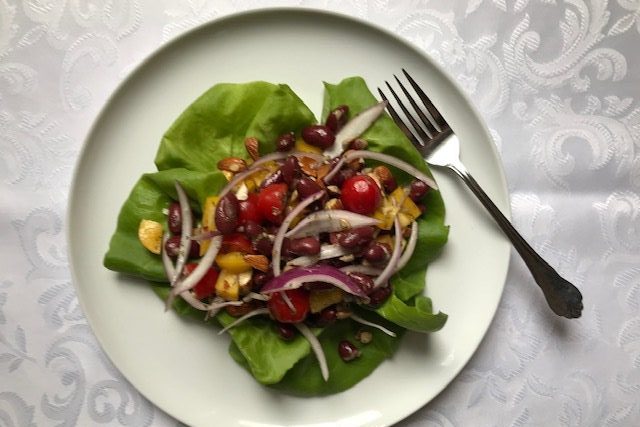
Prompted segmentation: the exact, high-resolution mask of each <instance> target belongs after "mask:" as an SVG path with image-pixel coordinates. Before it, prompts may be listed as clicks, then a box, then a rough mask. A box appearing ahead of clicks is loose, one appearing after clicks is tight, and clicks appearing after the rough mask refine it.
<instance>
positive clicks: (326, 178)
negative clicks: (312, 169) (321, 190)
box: [322, 156, 345, 182]
mask: <svg viewBox="0 0 640 427" xmlns="http://www.w3.org/2000/svg"><path fill="white" fill-rule="evenodd" d="M344 164H345V160H344V156H342V157H340V160H338V163H336V164H335V166H334V167H333V169H331V170H330V171H329V172H328V173H327V174H326V175H325V176H324V178H322V180H323V181H324V182H329V181H331V179H332V178H333V177H334V176H335V175H336V174H337V173H338V172H340V169H342V167H343V166H344Z"/></svg>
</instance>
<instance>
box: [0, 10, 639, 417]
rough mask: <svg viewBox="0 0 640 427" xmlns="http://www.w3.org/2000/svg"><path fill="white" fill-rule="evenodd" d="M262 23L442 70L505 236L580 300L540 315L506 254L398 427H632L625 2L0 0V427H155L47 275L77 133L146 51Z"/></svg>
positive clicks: (68, 287) (634, 364)
mask: <svg viewBox="0 0 640 427" xmlns="http://www.w3.org/2000/svg"><path fill="white" fill-rule="evenodd" d="M267 5H287V6H306V7H309V6H311V7H318V8H325V9H332V10H336V11H340V12H344V13H347V14H349V15H354V16H357V17H360V18H364V19H367V20H370V21H373V22H376V23H378V24H380V25H383V26H384V27H386V28H388V29H390V30H392V31H394V32H395V33H397V34H399V35H400V36H401V37H404V38H406V39H408V40H410V41H411V42H412V43H415V44H416V45H417V46H419V47H420V48H421V49H423V50H424V51H426V52H427V53H428V54H429V55H431V57H432V58H434V59H435V60H436V61H438V62H439V63H440V64H442V65H443V66H444V67H445V69H447V70H448V71H449V72H450V74H451V75H452V76H453V78H455V79H456V80H457V81H458V82H459V83H460V84H461V85H462V86H463V87H464V89H465V90H466V91H467V93H468V94H469V96H470V98H471V99H472V100H473V101H474V102H475V104H476V106H478V107H479V109H480V111H481V112H482V114H483V116H484V119H485V120H486V121H487V123H488V124H489V127H490V128H491V131H492V135H493V137H494V139H495V141H496V144H497V145H498V147H499V149H500V152H501V154H502V157H503V161H504V165H505V169H506V174H507V179H508V182H509V190H510V194H511V206H512V209H513V217H514V222H515V224H516V226H517V227H518V228H519V230H521V232H522V233H523V234H524V235H525V237H526V238H527V239H528V240H529V241H530V242H531V243H532V245H533V246H534V247H535V248H536V249H537V250H539V251H540V253H541V254H542V255H543V256H544V257H545V258H546V259H547V260H548V261H549V262H550V263H551V264H552V265H554V266H557V267H558V270H559V271H560V272H561V274H563V275H564V276H565V277H566V278H568V279H569V280H571V281H572V282H573V283H575V284H576V285H577V286H578V287H580V288H581V289H582V291H583V294H584V302H585V310H584V314H583V317H582V318H581V319H579V320H572V321H568V320H566V319H559V318H556V317H554V316H553V315H552V314H550V311H549V310H548V308H547V307H546V306H545V304H544V301H543V299H542V297H541V294H540V292H539V290H538V289H537V288H536V287H535V285H534V284H533V281H532V279H531V278H530V276H529V274H528V272H527V271H526V270H525V268H524V266H523V264H522V262H521V261H520V259H519V258H518V257H517V256H515V255H513V256H512V260H511V265H510V271H509V275H508V278H507V284H506V288H505V292H504V295H503V298H502V301H501V304H500V307H499V309H498V312H497V314H496V317H495V320H494V321H493V324H492V326H491V328H490V331H489V333H488V335H487V336H486V338H485V340H484V341H483V343H482V345H481V346H480V348H479V349H478V351H477V353H476V354H475V356H474V357H473V359H472V360H471V362H470V363H469V364H468V366H467V367H466V369H465V370H464V371H463V373H462V374H461V375H459V376H458V377H457V378H456V379H455V380H454V381H453V383H452V384H451V385H450V386H449V387H448V388H447V389H446V390H445V391H444V392H443V393H442V394H441V395H439V396H438V397H437V398H436V399H435V400H433V401H432V402H431V403H429V404H428V405H427V406H426V407H424V408H422V409H421V410H420V411H418V412H417V413H415V414H414V415H412V416H410V417H409V418H408V419H406V420H405V421H403V422H402V423H400V425H402V426H410V425H411V426H413V425H420V426H422V425H434V426H467V425H478V426H479V425H482V426H485V425H491V426H493V425H495V426H525V425H545V426H551V425H554V426H555V425H562V426H565V425H567V426H614V425H624V426H632V425H640V310H639V306H640V1H638V0H611V1H606V0H591V1H590V0H565V1H562V0H513V1H512V0H458V1H447V0H433V1H418V0H401V1H391V0H372V1H358V0H349V1H335V0H325V1H311V0H309V1H304V0H299V1H264V2H259V1H241V0H225V1H222V0H221V1H215V2H213V1H211V2H206V1H202V0H163V1H158V2H156V1H144V0H118V1H98V0H94V1H88V0H73V1H65V0H49V1H44V0H22V1H21V0H0V425H2V426H32V425H43V426H46V425H58V426H75V425H78V426H87V425H99V424H107V425H114V426H118V425H131V426H148V425H154V426H173V425H176V424H178V422H177V421H176V420H173V419H172V418H171V417H169V416H167V415H166V414H164V413H163V412H162V411H161V410H159V409H158V408H156V407H154V406H153V405H152V404H150V403H149V402H148V401H147V400H145V399H144V398H143V397H142V396H140V394H139V393H138V392H137V391H136V390H135V389H134V388H133V387H132V386H131V385H130V384H128V383H127V381H126V380H124V379H123V378H122V376H121V375H120V374H119V373H118V371H117V370H116V369H115V368H114V367H113V366H112V365H111V364H110V362H109V361H108V360H107V359H106V357H105V356H104V355H103V353H102V351H101V350H100V347H99V345H98V343H97V342H96V340H95V338H94V336H93V334H92V332H91V330H90V328H89V327H88V325H87V323H86V321H85V319H84V316H83V313H82V311H81V309H80V308H79V305H78V302H77V299H76V296H75V292H74V288H73V285H72V284H71V281H70V273H69V269H68V264H67V259H66V242H65V235H64V228H65V223H64V221H65V210H66V203H67V197H68V190H69V185H70V179H71V175H72V170H73V167H74V164H75V162H76V159H77V157H78V153H79V150H80V147H81V144H82V141H83V139H84V137H85V136H86V134H87V131H88V129H89V126H90V125H91V123H92V122H93V120H94V119H95V117H96V115H97V113H98V111H99V110H100V109H101V107H102V106H103V104H104V102H105V100H106V98H107V96H108V95H109V94H110V93H111V92H112V91H113V90H114V88H115V87H116V85H117V84H118V83H119V82H120V81H121V80H122V79H123V78H124V77H125V76H126V75H127V74H128V73H129V72H130V71H131V70H132V68H133V67H134V66H135V65H136V64H137V63H139V62H140V61H141V60H142V59H143V58H144V57H145V56H147V55H148V54H149V53H151V52H152V51H153V50H154V49H156V48H157V47H158V46H160V45H161V44H163V43H165V42H166V41H168V40H170V39H172V38H173V37H175V36H177V35H179V34H180V33H182V32H183V31H185V30H187V29H189V28H191V27H193V26H195V25H197V24H199V23H202V22H205V21H207V20H210V19H213V18H216V17H219V16H222V15H225V14H229V13H232V12H234V11H238V10H244V9H247V8H254V7H260V6H267Z"/></svg>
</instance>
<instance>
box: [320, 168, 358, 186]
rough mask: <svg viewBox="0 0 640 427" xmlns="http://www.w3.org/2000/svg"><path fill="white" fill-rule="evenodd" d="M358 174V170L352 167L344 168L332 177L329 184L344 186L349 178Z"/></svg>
mask: <svg viewBox="0 0 640 427" xmlns="http://www.w3.org/2000/svg"><path fill="white" fill-rule="evenodd" d="M355 175H356V171H354V170H353V169H350V168H343V169H341V170H340V171H339V172H338V173H337V174H335V175H334V176H332V177H331V179H330V180H329V182H328V183H327V184H329V185H335V186H338V187H342V184H343V183H344V182H345V181H346V180H347V179H349V178H351V177H353V176H355Z"/></svg>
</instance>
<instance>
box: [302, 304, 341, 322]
mask: <svg viewBox="0 0 640 427" xmlns="http://www.w3.org/2000/svg"><path fill="white" fill-rule="evenodd" d="M336 319H337V310H336V307H335V306H334V305H332V306H330V307H327V308H325V309H323V310H322V311H320V313H315V314H312V315H311V316H309V317H308V318H307V321H308V323H309V324H310V326H312V327H317V328H323V327H325V326H328V325H330V324H332V323H333V322H335V321H336Z"/></svg>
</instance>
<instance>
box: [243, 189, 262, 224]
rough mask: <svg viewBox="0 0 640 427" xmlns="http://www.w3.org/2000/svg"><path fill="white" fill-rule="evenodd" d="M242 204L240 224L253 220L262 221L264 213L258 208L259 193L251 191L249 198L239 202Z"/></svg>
mask: <svg viewBox="0 0 640 427" xmlns="http://www.w3.org/2000/svg"><path fill="white" fill-rule="evenodd" d="M238 204H239V206H240V212H239V217H238V220H239V223H240V225H246V224H247V222H248V221H253V222H255V223H257V224H260V223H261V222H262V215H260V211H259V210H258V195H257V194H256V193H251V194H249V196H248V197H247V200H240V202H239V203H238Z"/></svg>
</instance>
